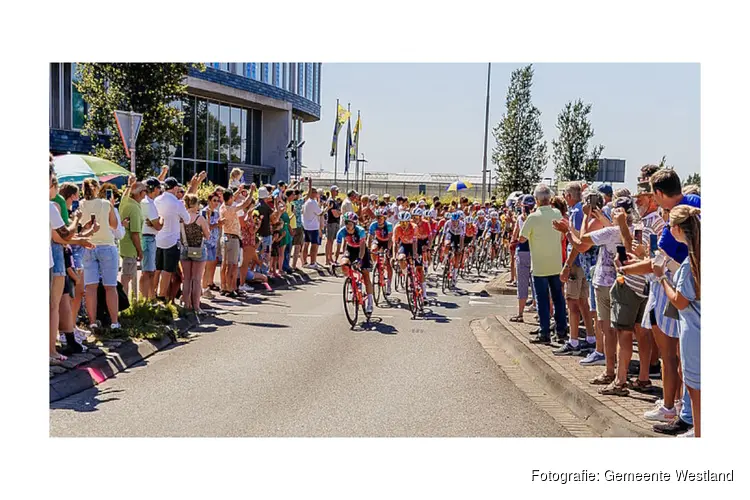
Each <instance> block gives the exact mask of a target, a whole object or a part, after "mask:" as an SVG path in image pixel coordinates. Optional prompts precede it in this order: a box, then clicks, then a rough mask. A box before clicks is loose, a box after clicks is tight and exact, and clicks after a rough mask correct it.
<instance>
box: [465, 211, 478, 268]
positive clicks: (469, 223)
mask: <svg viewBox="0 0 750 500" xmlns="http://www.w3.org/2000/svg"><path fill="white" fill-rule="evenodd" d="M476 235H477V222H476V219H475V218H474V217H467V218H466V234H465V235H464V247H465V248H466V249H467V251H466V252H464V265H466V259H468V257H469V250H470V249H473V248H474V247H473V246H472V242H473V240H474V237H475V236H476Z"/></svg>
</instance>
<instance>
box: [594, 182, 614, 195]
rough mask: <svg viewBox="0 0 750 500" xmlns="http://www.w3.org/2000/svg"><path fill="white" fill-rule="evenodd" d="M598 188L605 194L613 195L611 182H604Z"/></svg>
mask: <svg viewBox="0 0 750 500" xmlns="http://www.w3.org/2000/svg"><path fill="white" fill-rule="evenodd" d="M596 190H597V191H599V192H600V193H602V194H603V195H605V196H612V186H610V185H609V184H602V185H601V186H599V187H597V188H596Z"/></svg>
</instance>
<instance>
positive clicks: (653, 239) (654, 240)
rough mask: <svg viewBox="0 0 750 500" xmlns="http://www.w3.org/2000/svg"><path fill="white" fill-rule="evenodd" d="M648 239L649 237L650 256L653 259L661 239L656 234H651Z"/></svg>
mask: <svg viewBox="0 0 750 500" xmlns="http://www.w3.org/2000/svg"><path fill="white" fill-rule="evenodd" d="M648 239H649V256H650V257H651V258H652V259H653V258H654V255H656V250H657V248H658V244H659V239H658V236H657V235H656V234H651V235H649V237H648Z"/></svg>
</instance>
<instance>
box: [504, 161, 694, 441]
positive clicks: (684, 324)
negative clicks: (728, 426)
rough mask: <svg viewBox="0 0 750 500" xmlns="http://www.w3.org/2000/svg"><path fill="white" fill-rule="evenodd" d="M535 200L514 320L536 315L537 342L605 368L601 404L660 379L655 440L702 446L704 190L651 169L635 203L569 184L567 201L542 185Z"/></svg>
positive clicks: (517, 243) (520, 236) (519, 222)
mask: <svg viewBox="0 0 750 500" xmlns="http://www.w3.org/2000/svg"><path fill="white" fill-rule="evenodd" d="M530 198H531V197H529V196H525V197H522V199H519V200H518V201H517V202H516V205H517V206H518V213H517V215H516V216H515V217H514V222H513V226H514V227H513V237H512V241H511V246H512V247H513V248H514V253H515V273H514V276H513V277H512V278H511V280H513V281H514V284H515V285H517V287H518V288H517V290H518V300H519V309H518V314H517V315H515V316H513V317H511V318H509V320H510V321H514V322H524V312H532V313H536V315H537V318H538V320H539V328H538V329H537V331H536V332H535V336H534V337H533V338H531V339H530V342H531V343H533V344H542V345H552V341H553V340H554V341H555V343H556V344H557V345H558V347H555V348H554V351H553V352H554V354H555V355H559V356H571V355H578V356H581V357H582V359H581V360H580V364H581V365H583V366H603V367H604V371H603V372H601V373H600V374H599V375H597V376H596V377H592V379H591V381H590V383H591V384H594V385H599V386H601V388H600V389H599V390H598V392H599V393H600V394H602V395H605V396H620V397H626V396H628V395H629V393H630V391H637V392H650V391H652V390H653V387H652V383H651V376H653V375H660V376H661V377H662V382H663V398H661V399H659V400H658V401H657V403H656V406H655V408H654V409H653V410H651V411H648V412H646V413H645V414H644V416H643V417H644V418H645V419H646V420H649V421H653V422H655V424H654V427H653V429H654V431H656V432H659V433H664V434H670V435H683V436H696V437H700V189H699V188H698V187H696V186H691V187H685V189H683V186H682V183H681V181H680V178H679V176H678V174H677V172H675V171H674V170H672V169H668V168H659V167H657V166H655V165H645V166H644V167H642V168H641V172H640V176H639V179H638V186H637V191H636V192H635V193H631V192H630V191H629V190H627V189H619V190H617V191H614V192H613V190H612V188H611V186H608V185H601V186H599V187H598V188H596V189H594V188H590V187H588V186H586V185H585V184H584V183H580V182H571V183H569V184H568V186H567V187H566V188H565V190H564V193H563V195H562V196H553V194H552V192H551V190H550V188H549V187H548V186H546V185H544V184H540V185H538V186H537V187H536V188H535V190H534V193H533V202H532V200H530ZM529 287H531V289H532V290H533V299H532V300H527V297H528V289H529ZM581 327H583V328H581ZM553 332H554V334H555V335H554V338H553V336H552V334H553ZM584 332H585V333H584ZM634 341H635V343H636V344H637V346H638V357H639V362H633V360H632V357H633V344H634Z"/></svg>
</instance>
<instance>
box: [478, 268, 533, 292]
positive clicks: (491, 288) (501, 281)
mask: <svg viewBox="0 0 750 500" xmlns="http://www.w3.org/2000/svg"><path fill="white" fill-rule="evenodd" d="M509 277H510V272H509V271H506V272H503V273H502V274H500V275H498V276H497V277H496V278H495V279H493V280H492V281H490V282H489V283H487V286H485V290H487V291H488V292H489V293H491V294H493V295H517V293H518V290H516V288H514V287H509V286H507V285H506V284H505V281H506V280H507V279H508V278H509ZM529 296H531V291H529Z"/></svg>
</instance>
